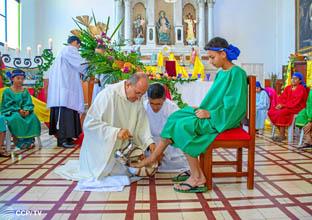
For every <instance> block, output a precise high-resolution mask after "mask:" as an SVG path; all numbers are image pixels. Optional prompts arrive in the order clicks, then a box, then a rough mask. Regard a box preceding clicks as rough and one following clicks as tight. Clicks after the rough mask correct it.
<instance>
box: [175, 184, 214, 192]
mask: <svg viewBox="0 0 312 220" xmlns="http://www.w3.org/2000/svg"><path fill="white" fill-rule="evenodd" d="M179 185H180V186H187V187H189V189H186V190H182V189H177V188H175V187H173V189H174V191H176V192H180V193H203V192H206V191H208V188H207V187H203V186H191V185H190V184H187V183H180V184H179Z"/></svg>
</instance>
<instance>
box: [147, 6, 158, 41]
mask: <svg viewBox="0 0 312 220" xmlns="http://www.w3.org/2000/svg"><path fill="white" fill-rule="evenodd" d="M154 7H155V0H148V1H147V13H146V15H147V31H146V36H145V38H146V44H147V45H151V46H155V45H156V28H155V13H154Z"/></svg>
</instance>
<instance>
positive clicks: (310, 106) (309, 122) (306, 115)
mask: <svg viewBox="0 0 312 220" xmlns="http://www.w3.org/2000/svg"><path fill="white" fill-rule="evenodd" d="M296 126H297V127H300V128H302V129H303V131H304V134H305V138H306V141H307V143H304V145H305V146H304V148H312V92H311V91H310V92H309V96H308V101H307V107H306V108H304V109H302V110H301V111H300V112H299V114H298V117H297V119H296Z"/></svg>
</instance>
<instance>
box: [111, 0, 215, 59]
mask: <svg viewBox="0 0 312 220" xmlns="http://www.w3.org/2000/svg"><path fill="white" fill-rule="evenodd" d="M214 3H215V0H115V1H114V8H115V13H114V14H115V17H114V21H115V25H117V24H118V23H119V22H120V21H121V20H122V19H123V18H124V22H123V24H122V26H121V28H120V29H119V31H118V36H119V37H121V40H122V41H124V43H125V44H126V46H125V47H124V49H130V48H133V47H135V48H138V47H140V52H141V53H142V56H151V55H152V54H155V53H156V54H158V53H159V52H160V51H161V49H162V46H163V45H167V46H169V47H170V48H171V50H172V51H171V52H173V53H175V54H178V55H185V56H187V55H189V54H190V52H191V49H192V47H197V48H199V50H200V55H201V56H205V52H204V51H203V47H204V45H205V43H206V42H208V41H209V40H210V39H212V38H213V35H214V33H213V30H214V27H213V8H214Z"/></svg>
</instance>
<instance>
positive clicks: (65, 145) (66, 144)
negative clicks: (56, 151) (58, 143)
mask: <svg viewBox="0 0 312 220" xmlns="http://www.w3.org/2000/svg"><path fill="white" fill-rule="evenodd" d="M62 147H64V148H74V145H73V144H69V143H66V142H64V143H62Z"/></svg>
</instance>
